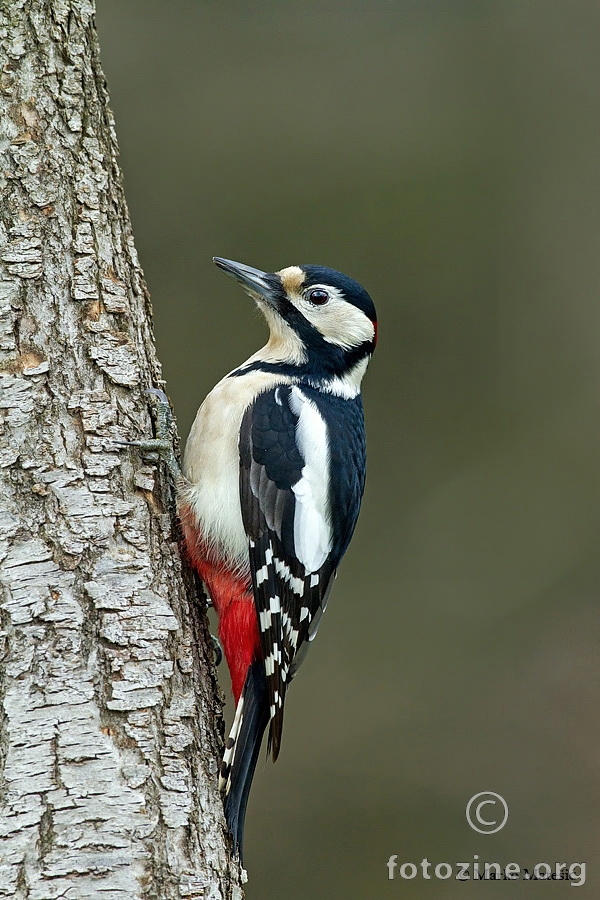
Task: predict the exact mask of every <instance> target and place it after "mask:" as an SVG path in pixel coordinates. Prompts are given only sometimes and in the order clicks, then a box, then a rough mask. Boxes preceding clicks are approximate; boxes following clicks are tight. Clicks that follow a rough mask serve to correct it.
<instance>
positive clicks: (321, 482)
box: [290, 387, 332, 572]
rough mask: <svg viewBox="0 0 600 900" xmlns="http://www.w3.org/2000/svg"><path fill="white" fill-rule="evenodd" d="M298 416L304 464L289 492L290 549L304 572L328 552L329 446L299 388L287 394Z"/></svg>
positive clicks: (317, 417)
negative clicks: (291, 515) (292, 506)
mask: <svg viewBox="0 0 600 900" xmlns="http://www.w3.org/2000/svg"><path fill="white" fill-rule="evenodd" d="M290 407H291V409H292V411H293V412H294V413H295V414H296V415H297V416H298V424H297V426H296V439H297V441H298V449H299V450H300V453H301V454H302V456H303V458H304V460H305V465H304V468H303V469H302V477H301V479H300V481H298V482H297V484H295V485H294V487H293V488H292V490H293V491H294V495H295V497H296V511H295V514H294V550H295V552H296V556H297V557H298V559H299V560H300V562H301V563H302V564H303V565H304V567H305V568H306V571H307V572H315V571H316V570H317V569H320V568H321V566H322V565H323V563H324V562H325V560H326V559H327V556H328V555H329V552H330V551H331V540H332V535H331V527H330V525H329V445H328V438H327V426H326V424H325V421H324V419H323V418H322V416H321V414H320V412H319V410H318V409H317V407H316V406H315V405H314V403H312V401H311V400H309V399H308V397H307V396H306V395H305V394H304V393H303V392H302V390H301V389H300V388H299V387H293V388H292V390H291V392H290Z"/></svg>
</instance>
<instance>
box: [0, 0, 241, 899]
mask: <svg viewBox="0 0 600 900" xmlns="http://www.w3.org/2000/svg"><path fill="white" fill-rule="evenodd" d="M0 198H1V200H0V442H1V443H0V479H1V487H0V490H1V494H0V581H1V589H2V590H1V593H0V616H1V620H0V629H1V630H0V659H1V662H0V667H1V668H0V764H1V767H0V804H1V807H2V811H1V813H0V897H11V898H19V900H21V898H31V900H33V898H35V900H42V898H44V900H46V898H48V900H49V898H58V897H68V898H82V900H84V898H85V900H90V898H96V897H102V898H105V900H117V898H122V900H125V898H127V900H131V898H150V897H152V898H159V900H162V898H184V897H185V898H191V897H203V898H215V900H216V898H225V897H227V898H229V897H232V898H241V896H242V891H241V887H240V883H241V880H242V876H243V873H242V872H241V871H240V869H239V867H238V865H237V863H235V862H232V860H231V859H230V854H229V850H228V841H227V837H226V832H225V826H224V821H223V810H222V804H221V801H220V798H219V795H218V792H217V770H218V760H219V757H220V753H221V741H222V737H221V734H222V720H221V703H220V698H219V694H218V690H217V688H216V683H215V679H214V671H213V668H212V653H211V650H210V649H209V646H210V645H209V643H208V641H207V632H206V622H205V617H204V615H203V614H202V613H201V612H200V611H199V606H198V604H197V603H196V602H195V599H194V592H193V588H192V586H191V581H190V579H189V576H186V572H185V570H184V569H183V568H182V564H181V561H180V558H179V554H178V549H177V541H176V530H175V528H174V520H173V508H172V503H171V499H170V496H169V493H168V488H167V487H166V486H165V479H164V478H161V477H159V476H160V473H159V472H158V471H157V470H156V469H155V468H154V467H153V466H151V465H147V464H146V465H144V464H143V463H142V461H140V459H139V458H138V457H137V456H136V455H135V453H132V452H131V451H126V452H118V451H117V450H116V448H115V446H114V443H113V442H114V440H115V439H131V438H139V437H140V436H143V435H148V434H150V433H151V430H152V421H151V417H150V415H149V399H148V397H147V396H146V395H144V393H143V389H144V388H145V387H147V386H149V385H158V384H160V383H161V373H160V367H159V364H158V362H157V359H156V356H155V352H154V346H153V335H152V326H151V311H150V304H149V299H148V295H147V291H146V288H145V285H144V280H143V275H142V272H141V269H140V266H139V263H138V259H137V256H136V253H135V249H134V244H133V238H132V234H131V227H130V222H129V217H128V213H127V208H126V205H125V200H124V197H123V192H122V187H121V176H120V172H119V168H118V164H117V144H116V139H115V133H114V128H113V121H112V116H111V113H110V110H109V108H108V105H107V93H106V89H105V84H104V78H103V75H102V72H101V69H100V64H99V56H98V44H97V37H96V31H95V25H94V3H93V2H92V0H3V2H0Z"/></svg>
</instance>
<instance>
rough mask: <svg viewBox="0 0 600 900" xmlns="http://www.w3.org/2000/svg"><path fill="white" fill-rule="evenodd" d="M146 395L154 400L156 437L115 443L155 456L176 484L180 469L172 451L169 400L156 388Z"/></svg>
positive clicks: (171, 414)
mask: <svg viewBox="0 0 600 900" xmlns="http://www.w3.org/2000/svg"><path fill="white" fill-rule="evenodd" d="M145 393H146V394H152V395H153V396H155V397H156V398H157V399H156V437H155V438H147V439H145V440H142V441H115V444H117V445H118V446H120V447H136V448H137V449H138V450H140V451H141V452H142V453H143V454H146V453H151V454H156V455H157V456H158V457H160V459H162V460H163V462H164V463H165V464H166V466H167V468H168V470H169V472H170V474H171V477H172V478H173V481H175V483H177V482H178V481H180V480H181V479H182V477H183V476H182V473H181V468H180V466H179V463H178V461H177V458H176V456H175V451H174V449H173V434H172V426H173V413H172V412H171V406H170V404H169V399H168V397H167V395H166V394H165V392H164V391H160V390H158V388H147V389H146V391H145Z"/></svg>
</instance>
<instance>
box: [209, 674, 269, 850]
mask: <svg viewBox="0 0 600 900" xmlns="http://www.w3.org/2000/svg"><path fill="white" fill-rule="evenodd" d="M268 722H269V701H268V694H267V680H266V676H265V667H264V663H263V662H262V660H257V661H256V662H253V663H252V665H251V666H250V668H249V669H248V674H247V675H246V681H245V682H244V689H243V691H242V694H241V696H240V699H239V701H238V705H237V708H236V711H235V718H234V720H233V726H232V728H231V732H230V734H229V738H228V740H227V745H226V748H225V753H224V755H223V763H222V765H221V777H220V779H219V787H220V789H221V790H222V791H223V792H224V795H225V796H224V805H225V818H226V820H227V825H228V827H229V830H230V832H231V835H232V837H233V848H234V851H235V850H237V851H238V852H239V855H240V860H242V852H243V843H244V819H245V816H246V805H247V803H248V795H249V794H250V786H251V784H252V778H253V776H254V770H255V768H256V761H257V759H258V754H259V752H260V745H261V742H262V736H263V734H264V731H265V728H266V727H267V724H268Z"/></svg>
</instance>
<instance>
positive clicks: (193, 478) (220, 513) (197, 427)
mask: <svg viewBox="0 0 600 900" xmlns="http://www.w3.org/2000/svg"><path fill="white" fill-rule="evenodd" d="M287 382H288V379H286V378H284V377H282V376H281V375H274V374H272V373H269V372H248V374H246V375H240V376H236V377H233V378H223V379H222V381H220V382H219V383H218V384H217V385H216V386H215V387H214V388H213V389H212V391H211V392H210V394H209V395H208V397H207V398H206V400H205V401H204V403H203V404H202V406H201V407H200V409H199V410H198V413H197V415H196V419H195V420H194V424H193V425H192V428H191V431H190V434H189V437H188V439H187V443H186V447H185V453H184V458H183V473H184V475H185V477H186V478H187V479H188V481H189V482H190V484H189V486H188V487H187V488H186V490H185V498H184V499H185V500H186V501H187V502H188V503H189V504H190V506H191V508H192V510H193V511H194V513H195V515H196V518H197V521H198V526H199V528H200V530H201V533H202V535H203V536H204V538H205V539H207V540H208V541H209V543H210V544H211V545H213V546H214V548H215V550H216V551H217V553H218V555H219V556H223V557H224V558H226V559H228V560H229V561H230V562H231V563H232V564H235V565H237V566H238V567H240V568H241V569H243V570H246V569H247V568H248V539H247V537H246V533H245V531H244V525H243V522H242V511H241V507H240V489H239V478H240V476H239V449H238V442H239V434H240V426H241V424H242V417H243V415H244V412H245V411H246V409H247V408H248V406H249V405H250V404H251V403H252V402H253V400H254V399H255V397H256V396H257V394H259V393H262V392H263V391H266V390H269V389H270V388H272V387H275V386H276V385H277V384H282V383H287Z"/></svg>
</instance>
